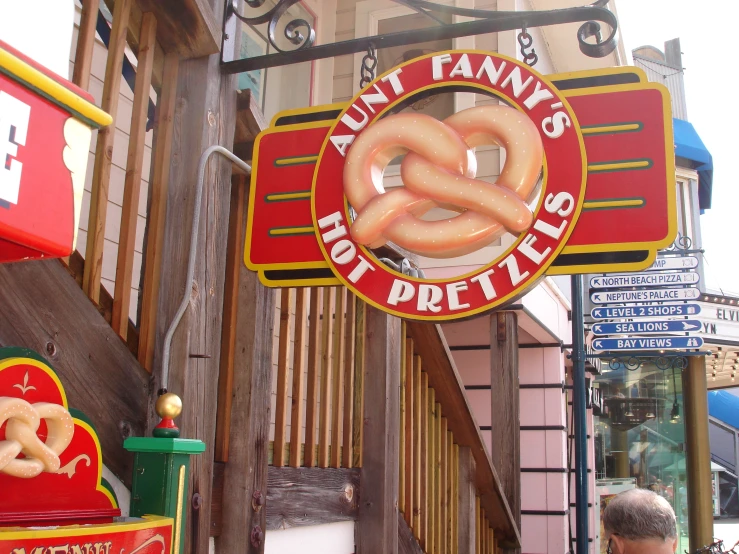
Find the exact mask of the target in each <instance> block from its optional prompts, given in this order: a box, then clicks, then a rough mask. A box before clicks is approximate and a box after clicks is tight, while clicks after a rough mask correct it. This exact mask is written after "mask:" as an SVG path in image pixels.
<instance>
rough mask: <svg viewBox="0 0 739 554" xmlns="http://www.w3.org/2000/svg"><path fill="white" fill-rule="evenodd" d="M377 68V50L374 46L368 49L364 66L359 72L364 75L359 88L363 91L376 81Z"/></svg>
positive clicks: (363, 59)
mask: <svg viewBox="0 0 739 554" xmlns="http://www.w3.org/2000/svg"><path fill="white" fill-rule="evenodd" d="M376 68H377V48H375V45H374V44H370V45H369V46H368V47H367V53H366V54H365V55H364V57H363V58H362V66H361V67H360V68H359V72H360V74H361V75H362V78H361V80H360V81H359V88H360V89H362V88H364V87H366V86H367V85H369V84H370V83H371V82H372V81H374V80H375V69H376Z"/></svg>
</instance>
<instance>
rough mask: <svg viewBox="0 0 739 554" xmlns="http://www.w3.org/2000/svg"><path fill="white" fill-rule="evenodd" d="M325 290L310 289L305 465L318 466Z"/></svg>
mask: <svg viewBox="0 0 739 554" xmlns="http://www.w3.org/2000/svg"><path fill="white" fill-rule="evenodd" d="M324 293H325V291H324V289H323V288H319V287H313V288H311V289H310V317H309V320H308V321H309V323H308V325H309V327H308V383H307V391H306V398H307V402H306V405H305V465H306V466H307V467H313V466H315V465H316V461H317V456H316V447H317V446H318V435H317V433H318V372H319V371H318V370H319V368H320V363H321V346H320V344H321V343H320V338H321V336H320V331H321V306H322V303H323V298H322V296H323V294H324Z"/></svg>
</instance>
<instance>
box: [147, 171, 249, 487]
mask: <svg viewBox="0 0 739 554" xmlns="http://www.w3.org/2000/svg"><path fill="white" fill-rule="evenodd" d="M247 183H248V180H247V177H246V176H245V175H238V176H235V177H234V178H233V179H232V187H231V215H230V216H229V220H228V227H229V229H228V248H227V249H226V257H227V261H226V282H225V283H224V285H223V287H224V289H225V293H224V297H223V323H222V330H221V337H222V341H221V367H220V370H219V372H218V411H217V412H216V443H215V461H216V462H228V441H229V440H230V439H231V401H232V398H233V374H234V358H235V354H236V352H235V349H236V315H237V308H238V298H239V276H240V275H241V271H242V269H241V267H242V266H243V265H244V261H243V257H242V255H241V254H242V252H243V242H244V241H243V238H242V236H241V235H242V232H243V229H244V218H245V215H246V198H247V196H248V195H249V191H248V190H247V187H248V186H249V185H248V184H247ZM142 323H143V322H142ZM139 344H141V343H139ZM153 355H154V352H152V356H153ZM139 359H141V350H139ZM221 488H223V486H221Z"/></svg>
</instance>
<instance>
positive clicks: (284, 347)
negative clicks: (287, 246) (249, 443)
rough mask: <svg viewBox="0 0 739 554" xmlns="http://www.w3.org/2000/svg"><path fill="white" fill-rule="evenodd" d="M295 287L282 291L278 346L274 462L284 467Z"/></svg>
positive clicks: (285, 460)
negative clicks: (292, 308) (291, 324)
mask: <svg viewBox="0 0 739 554" xmlns="http://www.w3.org/2000/svg"><path fill="white" fill-rule="evenodd" d="M293 298H295V289H293V288H283V289H282V290H281V291H280V331H279V333H280V336H279V340H278V346H277V394H276V398H275V440H274V460H273V464H274V465H275V466H277V467H282V466H284V465H285V463H286V462H287V459H286V458H285V440H286V438H287V390H288V383H287V381H288V377H289V376H290V319H291V317H290V308H291V307H292V303H293Z"/></svg>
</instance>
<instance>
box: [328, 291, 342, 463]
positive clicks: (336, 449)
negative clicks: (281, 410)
mask: <svg viewBox="0 0 739 554" xmlns="http://www.w3.org/2000/svg"><path fill="white" fill-rule="evenodd" d="M345 299H346V287H338V288H337V289H336V307H335V309H334V336H333V349H332V354H331V362H332V371H331V373H332V377H333V383H332V398H331V467H333V468H338V467H341V439H342V433H341V423H342V422H343V421H344V413H343V411H344V410H343V406H342V401H343V400H344V331H345V328H346V319H345V316H346V314H345V313H344V304H345Z"/></svg>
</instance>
